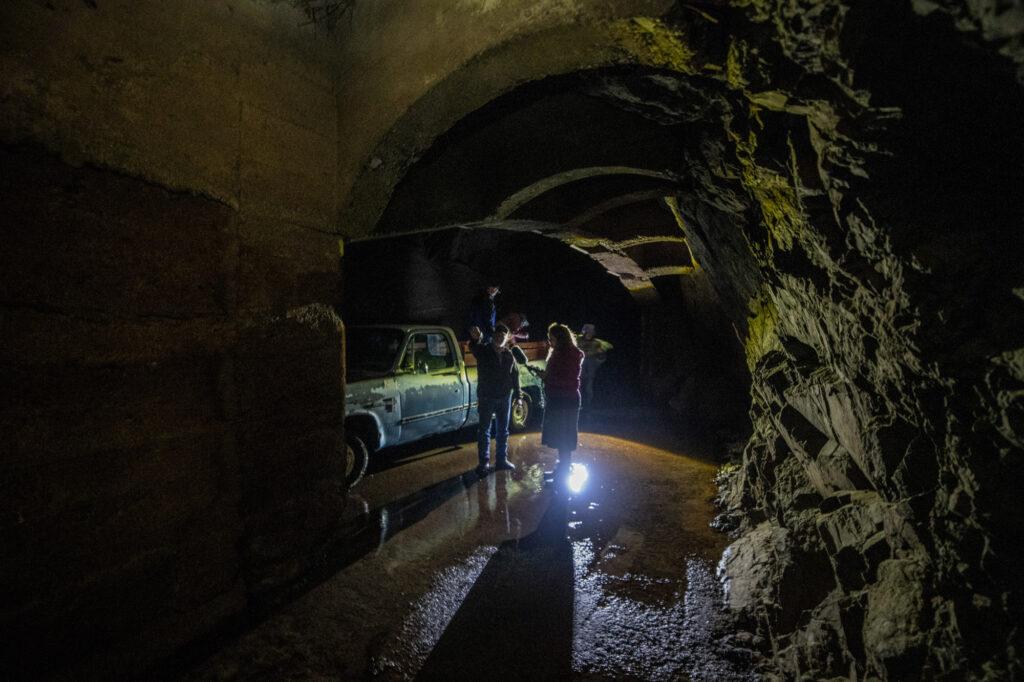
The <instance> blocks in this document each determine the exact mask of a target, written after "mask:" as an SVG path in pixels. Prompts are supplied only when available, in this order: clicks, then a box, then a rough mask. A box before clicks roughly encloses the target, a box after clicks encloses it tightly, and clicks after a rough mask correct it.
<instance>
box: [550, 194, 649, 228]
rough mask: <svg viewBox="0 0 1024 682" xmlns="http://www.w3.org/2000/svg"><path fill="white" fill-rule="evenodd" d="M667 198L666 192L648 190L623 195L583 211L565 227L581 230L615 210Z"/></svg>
mask: <svg viewBox="0 0 1024 682" xmlns="http://www.w3.org/2000/svg"><path fill="white" fill-rule="evenodd" d="M665 196H666V194H665V191H664V190H660V189H647V190H641V191H639V192H630V193H629V194H622V195H620V196H617V197H612V198H611V199H608V200H606V201H602V202H601V203H599V204H596V205H594V206H591V207H590V208H588V209H587V210H586V211H583V212H582V213H580V214H578V215H576V216H574V217H573V218H571V219H570V220H569V221H568V222H567V223H565V226H566V228H568V229H570V230H574V229H577V228H581V227H583V226H584V225H586V224H587V223H589V222H590V221H592V220H594V219H595V218H598V217H600V216H602V215H604V214H605V213H610V212H611V211H614V210H615V209H618V208H622V207H623V206H632V205H633V204H642V203H644V202H645V201H654V200H659V199H663V198H664V197H665Z"/></svg>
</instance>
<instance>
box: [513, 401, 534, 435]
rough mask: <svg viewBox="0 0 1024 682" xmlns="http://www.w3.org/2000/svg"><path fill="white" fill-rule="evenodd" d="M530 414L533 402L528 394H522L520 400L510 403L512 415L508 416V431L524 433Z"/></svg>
mask: <svg viewBox="0 0 1024 682" xmlns="http://www.w3.org/2000/svg"><path fill="white" fill-rule="evenodd" d="M532 413H533V400H532V399H531V398H530V394H529V393H523V397H522V399H521V400H513V401H512V414H511V415H510V416H509V420H508V430H509V431H511V432H512V433H519V432H520V431H525V430H526V427H527V425H528V424H529V423H530V417H531V414H532Z"/></svg>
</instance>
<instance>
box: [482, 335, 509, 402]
mask: <svg viewBox="0 0 1024 682" xmlns="http://www.w3.org/2000/svg"><path fill="white" fill-rule="evenodd" d="M469 350H470V351H471V352H472V353H473V355H474V356H476V366H477V383H476V395H477V399H478V400H481V399H483V400H486V399H488V398H507V397H508V395H509V393H510V392H512V391H515V392H516V393H517V394H518V393H519V390H520V388H519V365H518V364H516V360H515V358H514V357H512V353H511V351H509V349H508V348H502V349H501V350H500V351H496V350H494V344H492V343H489V342H485V341H483V339H481V340H480V343H470V344H469Z"/></svg>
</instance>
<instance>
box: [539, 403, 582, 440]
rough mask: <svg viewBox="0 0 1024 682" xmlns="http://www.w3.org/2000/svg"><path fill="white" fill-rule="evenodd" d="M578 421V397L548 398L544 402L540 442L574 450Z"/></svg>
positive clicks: (577, 433)
mask: <svg viewBox="0 0 1024 682" xmlns="http://www.w3.org/2000/svg"><path fill="white" fill-rule="evenodd" d="M579 423H580V399H579V398H575V397H573V398H548V399H547V400H546V401H545V404H544V426H543V428H542V429H541V436H540V442H541V443H543V444H544V445H547V446H548V447H549V448H554V449H556V450H560V451H572V450H575V449H576V445H577V438H578V437H579V431H578V429H579Z"/></svg>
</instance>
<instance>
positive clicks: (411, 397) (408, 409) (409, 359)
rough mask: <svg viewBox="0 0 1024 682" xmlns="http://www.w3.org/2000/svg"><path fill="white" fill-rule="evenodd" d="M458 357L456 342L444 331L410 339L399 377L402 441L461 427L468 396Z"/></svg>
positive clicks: (400, 366) (423, 333)
mask: <svg viewBox="0 0 1024 682" xmlns="http://www.w3.org/2000/svg"><path fill="white" fill-rule="evenodd" d="M455 354H456V349H455V347H454V343H453V342H452V340H451V339H450V338H449V336H448V334H446V333H445V332H443V331H441V330H436V331H424V332H416V333H414V334H413V335H412V336H411V337H410V338H409V341H408V343H407V344H406V347H405V353H404V355H403V356H402V361H401V363H400V364H399V367H398V374H397V380H398V393H399V399H400V400H401V402H402V411H401V414H402V420H401V424H402V436H401V439H402V442H409V441H414V440H419V439H420V438H424V437H426V436H429V435H431V434H435V433H444V432H447V431H453V430H455V429H458V428H459V427H461V426H462V423H463V420H464V417H465V410H466V400H467V399H468V396H467V391H466V389H467V386H466V382H465V379H464V378H463V375H462V371H461V367H460V366H459V363H458V362H457V361H456V355H455Z"/></svg>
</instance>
